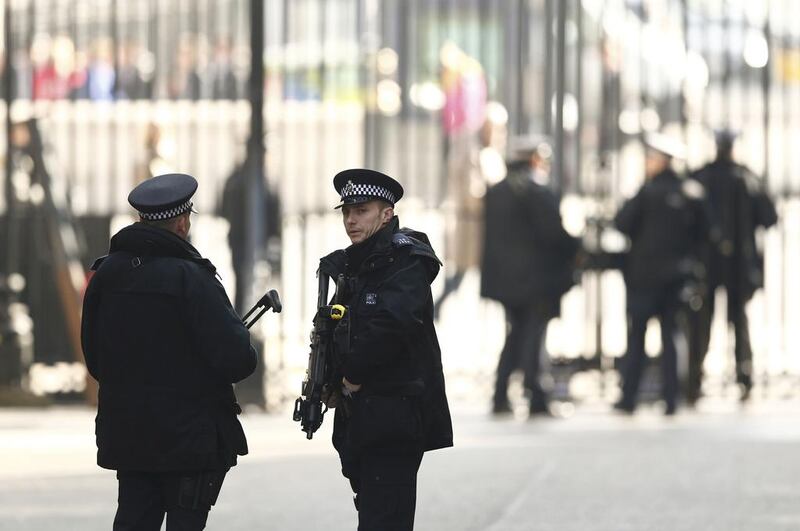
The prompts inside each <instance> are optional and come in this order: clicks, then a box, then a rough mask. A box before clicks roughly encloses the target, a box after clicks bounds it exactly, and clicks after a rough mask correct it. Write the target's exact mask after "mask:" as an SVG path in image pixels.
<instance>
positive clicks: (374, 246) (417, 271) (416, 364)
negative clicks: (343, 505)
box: [320, 217, 453, 450]
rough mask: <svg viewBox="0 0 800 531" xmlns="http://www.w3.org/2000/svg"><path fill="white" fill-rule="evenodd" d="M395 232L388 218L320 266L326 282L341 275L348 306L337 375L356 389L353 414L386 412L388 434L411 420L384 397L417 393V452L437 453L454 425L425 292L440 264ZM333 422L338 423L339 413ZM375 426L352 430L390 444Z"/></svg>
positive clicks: (413, 235) (417, 241) (421, 241)
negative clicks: (345, 348)
mask: <svg viewBox="0 0 800 531" xmlns="http://www.w3.org/2000/svg"><path fill="white" fill-rule="evenodd" d="M398 227H399V220H398V218H397V217H395V218H394V219H393V220H392V221H391V222H389V224H388V225H387V226H386V227H384V228H382V229H381V230H380V231H378V232H377V233H376V234H374V235H373V236H372V237H371V238H369V239H368V240H367V241H365V242H362V243H360V244H355V245H352V246H350V247H348V248H347V249H345V250H339V251H336V252H334V253H332V254H330V255H328V256H326V257H325V258H323V259H322V260H321V262H320V264H321V266H320V267H322V268H324V270H325V273H326V274H328V275H329V276H331V277H332V278H337V276H338V275H339V273H344V274H345V276H346V278H347V279H348V288H347V293H346V294H345V295H346V296H345V300H344V303H345V304H346V305H347V306H349V308H350V327H351V328H350V350H349V352H347V353H346V355H345V364H344V368H343V372H344V376H345V377H346V378H347V379H348V380H349V381H350V382H352V383H354V384H362V386H363V387H362V390H361V391H360V392H359V393H358V394H357V395H359V396H357V398H356V402H357V404H356V409H358V410H359V411H357V413H363V408H364V407H372V406H374V407H375V408H382V407H385V408H386V409H387V411H384V412H383V413H385V415H384V414H383V413H381V414H379V416H380V417H382V420H383V421H386V422H388V423H391V424H394V426H392V427H391V428H392V429H393V428H396V427H397V426H399V425H410V424H412V423H413V422H414V421H413V419H407V418H402V415H401V417H398V414H399V412H398V407H396V406H398V403H393V402H392V400H390V399H389V397H395V398H396V397H397V396H399V395H408V394H410V395H417V394H418V395H419V396H420V397H421V400H420V405H421V410H420V411H418V412H417V413H418V414H419V415H421V419H420V421H421V426H420V427H421V434H420V435H421V436H422V439H423V445H424V449H425V450H433V449H437V448H444V447H448V446H452V445H453V427H452V423H451V419H450V409H449V407H448V404H447V396H446V395H445V383H444V374H443V371H442V359H441V358H442V356H441V350H440V348H439V341H438V339H437V337H436V330H435V329H434V326H433V298H432V296H431V289H430V284H431V282H433V280H434V278H436V275H437V274H438V272H439V267H440V262H439V260H438V258H436V255H435V254H434V252H433V249H432V248H431V247H430V245H429V243H428V239H427V236H426V235H425V234H423V233H419V232H414V231H411V230H409V229H399V228H398ZM372 396H382V397H387V399H386V400H384V401H381V400H379V399H373V398H369V397H372ZM367 402H369V403H370V404H367ZM374 402H381V403H380V404H379V405H375V404H374ZM404 412H406V411H405V409H404ZM336 418H337V422H339V421H340V415H339V414H337V417H336ZM359 418H360V419H363V417H361V416H359ZM375 420H376V422H381V419H375ZM376 422H371V421H364V422H356V423H354V424H352V425H351V427H352V429H354V430H362V428H363V430H364V431H369V432H370V434H369V435H368V437H369V438H371V439H373V440H375V441H377V444H381V443H382V442H392V441H389V439H393V437H388V433H387V434H386V435H387V440H386V441H381V440H380V438H381V437H380V434H377V433H375V430H376V429H377V430H378V431H379V430H380V428H379V427H377V425H376ZM406 422H408V423H409V424H406ZM387 427H388V426H387ZM338 430H339V431H341V426H339V428H338ZM350 435H351V436H353V435H354V434H353V433H351V434H350ZM362 435H364V436H366V435H367V434H365V433H361V434H358V435H357V436H356V438H361V439H363V438H364V437H361V436H362ZM394 435H398V434H397V433H395V434H394ZM406 435H408V434H406ZM399 437H402V435H399ZM396 439H397V437H394V442H397V440H396Z"/></svg>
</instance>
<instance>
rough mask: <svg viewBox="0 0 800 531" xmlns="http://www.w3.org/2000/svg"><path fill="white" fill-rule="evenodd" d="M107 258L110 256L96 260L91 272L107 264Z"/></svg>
mask: <svg viewBox="0 0 800 531" xmlns="http://www.w3.org/2000/svg"><path fill="white" fill-rule="evenodd" d="M106 258H108V255H105V256H101V257H100V258H98V259H97V260H95V261H94V263H93V264H92V267H90V268H89V270H90V271H97V269H98V268H99V267H100V265H101V264H102V263H103V262H105V260H106Z"/></svg>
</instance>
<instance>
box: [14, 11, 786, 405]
mask: <svg viewBox="0 0 800 531" xmlns="http://www.w3.org/2000/svg"><path fill="white" fill-rule="evenodd" d="M3 14H4V24H3V25H2V36H3V38H2V43H3V48H2V56H1V57H0V59H1V60H0V67H2V69H3V70H2V81H0V85H1V88H0V95H2V100H3V103H2V104H0V115H1V116H3V117H4V122H3V123H4V124H5V126H4V127H0V145H2V146H4V148H5V149H4V152H5V156H4V165H5V171H4V172H3V173H2V183H3V185H2V187H0V249H2V252H0V271H2V276H0V279H2V282H0V285H1V286H2V298H1V299H0V338H2V341H0V388H1V389H2V393H1V394H0V404H2V403H7V404H11V405H13V404H20V403H74V402H84V401H87V400H88V401H90V402H91V400H92V397H93V393H94V391H93V387H92V383H91V382H89V381H88V380H87V376H86V372H85V369H84V367H83V364H82V354H81V351H80V344H79V340H78V326H79V322H80V304H81V293H82V291H83V288H84V285H85V282H86V278H87V272H88V269H89V266H90V265H91V263H92V261H93V260H94V258H96V257H98V256H102V255H104V254H105V253H106V251H107V246H108V240H109V238H110V236H111V235H113V234H114V232H115V231H116V230H118V229H119V228H121V227H122V226H124V225H126V224H128V223H131V222H132V221H134V217H133V216H134V212H133V211H132V209H131V208H130V207H129V205H128V204H127V201H126V198H127V194H128V192H129V191H130V190H131V189H132V188H133V187H134V186H135V185H136V184H138V183H139V182H141V181H142V180H144V179H147V178H149V177H151V176H153V175H157V174H160V173H165V172H170V171H180V172H185V173H190V174H192V175H194V176H195V177H196V178H197V179H198V181H199V183H200V187H199V190H198V192H197V195H196V196H195V209H196V210H197V211H198V212H199V214H197V215H196V216H195V217H194V219H193V228H192V242H193V243H194V245H195V246H196V247H197V248H198V249H199V250H200V251H201V253H203V254H204V255H206V256H208V257H209V258H210V259H211V260H212V261H213V262H214V263H215V264H216V265H217V267H218V268H219V270H220V272H221V276H222V279H223V283H224V284H225V286H226V288H227V289H228V293H229V295H230V296H231V298H232V299H234V298H235V299H236V305H237V308H239V309H240V310H246V309H247V308H248V307H249V306H250V305H251V304H252V303H253V302H255V300H257V298H258V297H259V296H260V295H261V294H262V293H263V292H264V291H266V289H268V288H277V289H278V290H279V291H280V293H281V296H282V298H283V301H284V311H283V313H282V314H280V315H272V314H269V315H267V316H266V317H265V318H264V319H263V320H262V321H261V322H260V323H259V325H258V327H257V328H258V329H257V330H256V332H255V334H256V336H257V338H258V341H259V343H260V345H261V346H262V348H263V355H264V358H265V361H266V363H265V367H266V368H265V371H264V373H263V374H259V375H256V376H255V377H254V378H252V379H251V380H249V381H248V382H245V383H244V384H243V385H242V386H240V387H241V389H240V394H241V395H242V396H241V398H242V400H243V401H244V402H246V403H249V404H253V405H255V406H257V407H261V408H268V409H272V410H284V409H286V407H287V405H288V404H289V403H290V402H291V401H293V400H294V398H295V397H296V395H297V393H298V391H299V382H300V380H301V379H302V377H303V372H304V370H305V364H306V362H307V338H308V333H309V329H310V324H311V316H312V315H313V312H314V307H313V306H314V304H315V300H316V294H315V290H316V282H315V279H314V272H315V270H316V267H317V260H318V258H319V257H320V256H322V255H323V254H325V253H327V252H329V251H330V250H332V249H334V248H341V247H344V246H346V245H347V243H348V242H347V240H346V238H345V237H344V233H343V230H342V229H341V224H340V223H341V221H340V218H339V215H338V213H336V212H334V211H333V210H332V208H333V206H334V205H335V204H336V203H337V196H336V194H335V192H334V190H333V187H332V185H331V179H332V177H333V175H334V174H335V173H336V172H338V171H340V170H342V169H344V168H348V167H359V166H361V167H371V168H376V169H379V170H381V171H384V172H386V173H388V174H389V175H392V176H394V177H396V178H397V179H398V180H399V181H401V182H402V183H403V185H404V186H405V189H406V196H405V198H404V199H403V201H402V203H400V204H399V205H398V213H399V215H400V217H401V221H402V224H407V225H409V226H413V227H414V228H416V229H418V230H423V231H425V232H427V233H428V234H429V236H430V238H431V240H432V242H433V244H434V247H435V249H437V252H438V253H439V255H440V256H441V257H442V259H443V261H444V264H445V266H444V269H443V271H442V274H441V275H440V277H439V278H438V279H437V281H436V283H435V284H434V286H433V289H434V297H435V298H437V300H439V307H438V309H437V312H438V328H439V333H440V336H441V341H442V346H443V353H444V365H445V370H446V373H447V375H448V382H449V385H450V392H451V394H452V395H453V396H454V397H456V399H459V400H460V399H467V398H471V399H476V400H478V401H479V402H480V403H482V404H487V407H488V403H489V395H490V392H491V380H492V375H493V372H494V368H495V365H496V361H497V356H498V354H499V351H500V349H501V347H502V343H503V340H504V335H505V321H504V318H503V311H502V307H500V305H498V304H497V303H494V302H491V301H486V300H482V299H481V298H480V296H479V279H480V271H479V268H478V265H479V262H478V261H477V260H475V259H474V255H475V253H472V254H471V256H473V257H472V258H471V257H470V256H465V255H470V253H465V252H464V251H465V249H466V248H469V247H470V246H471V245H474V244H476V243H479V240H480V232H479V228H480V225H481V219H480V215H481V208H480V204H481V202H482V198H483V195H484V193H485V190H486V188H487V186H489V185H491V184H493V183H495V182H497V181H499V180H500V179H502V178H503V177H504V176H505V172H506V169H505V164H504V156H505V154H506V150H507V139H509V138H511V137H513V136H517V135H528V134H539V135H547V137H548V138H549V139H550V142H551V145H552V150H553V151H552V167H553V171H552V178H551V183H550V186H551V188H552V189H553V191H554V192H556V193H557V195H558V196H559V197H560V198H561V213H562V216H563V220H564V225H565V227H566V228H567V230H568V231H569V232H570V233H571V234H572V235H574V236H578V237H581V238H582V239H583V242H584V246H585V247H587V248H589V249H594V250H597V249H606V248H609V249H614V248H619V247H620V245H621V244H620V241H619V239H620V238H619V235H618V234H614V231H613V230H607V225H608V223H607V222H608V221H609V220H610V219H611V218H613V215H614V214H615V212H616V211H617V209H618V208H619V206H620V205H621V204H622V202H623V201H624V200H625V199H626V198H627V197H630V196H631V195H632V194H633V193H634V192H635V191H636V190H637V189H638V187H639V186H640V185H641V183H642V182H643V179H644V172H643V164H644V148H643V144H642V138H643V135H644V134H646V133H648V132H652V131H668V132H670V133H671V134H672V135H674V136H676V137H678V138H680V139H682V140H683V142H685V144H686V145H687V147H688V152H687V159H686V161H685V162H683V163H682V165H681V167H680V169H682V170H685V171H690V170H693V169H697V168H699V167H700V166H702V165H703V164H705V163H706V162H708V161H710V160H712V159H713V156H714V136H713V131H714V130H715V129H720V128H730V129H732V130H735V131H737V132H739V136H738V137H737V141H736V146H735V154H736V158H737V160H739V161H740V162H742V163H743V164H745V165H747V166H748V167H749V168H751V169H752V170H753V171H754V172H755V173H756V174H757V175H758V176H759V178H760V179H761V180H762V182H763V185H764V186H765V187H766V189H767V191H768V193H769V195H770V196H771V197H772V199H773V200H774V202H775V204H776V207H777V210H778V214H779V222H778V224H777V226H775V227H773V228H771V229H769V230H768V231H766V232H763V233H759V234H758V243H759V246H760V247H761V248H762V249H763V252H764V256H765V289H764V290H762V291H759V292H758V293H757V294H756V296H755V297H754V298H753V300H752V301H751V303H750V305H749V307H748V311H749V313H750V316H751V335H752V342H753V350H754V371H753V374H754V375H755V388H754V389H755V394H756V395H757V396H773V397H781V398H785V397H793V396H795V395H796V393H797V384H798V376H800V363H799V362H798V359H797V357H796V356H792V355H791V353H792V352H794V351H796V350H797V349H798V348H800V334H798V331H797V327H796V326H795V327H792V326H791V323H793V322H794V323H797V322H798V317H800V302H799V300H798V298H797V294H798V293H800V284H799V283H800V280H798V278H797V276H796V275H793V274H792V273H791V272H792V271H796V270H797V267H798V265H799V264H800V238H798V231H800V201H798V197H800V196H799V195H798V194H800V174H799V173H798V167H800V149H797V146H798V145H800V25H798V24H797V23H796V20H797V19H798V17H800V4H798V3H797V2H795V1H792V0H769V1H766V0H765V1H758V2H756V1H745V0H652V1H647V0H565V1H563V2H560V1H555V0H503V1H491V0H402V1H401V0H263V1H255V0H254V1H249V0H215V1H211V0H199V1H194V0H137V1H118V0H70V1H64V0H7V1H6V2H5V3H4V4H3ZM246 198H250V199H248V200H246ZM253 198H255V199H253ZM236 273H239V274H238V275H236ZM456 278H457V281H455V282H453V279H456ZM448 281H450V282H448ZM446 285H447V286H446ZM722 296H724V295H722ZM717 307H718V308H719V307H722V306H720V305H718V306H717ZM718 313H720V312H718ZM651 328H654V330H651V331H650V332H649V333H648V343H647V344H648V352H649V353H650V354H651V355H652V356H656V355H657V353H658V350H659V339H658V334H657V325H653V326H652V327H651ZM465 331H468V332H467V333H465ZM729 335H730V332H729V331H728V329H727V327H726V326H725V317H724V315H719V316H717V317H715V324H714V327H713V333H712V339H711V348H710V353H709V356H708V357H707V359H706V362H705V363H706V372H707V375H708V377H707V379H706V382H705V384H704V385H705V392H706V394H710V395H715V396H726V394H730V393H733V391H732V389H733V387H735V378H734V371H733V356H732V354H731V349H732V346H731V345H732V343H731V338H730V337H729ZM625 336H626V332H625V305H624V283H623V281H622V276H621V273H620V272H619V271H617V270H613V269H608V270H599V271H598V270H593V271H586V272H584V273H583V274H582V278H581V282H580V284H578V285H577V286H575V287H574V288H573V289H572V290H571V291H570V292H569V293H568V294H567V295H566V296H565V297H564V299H563V300H562V314H561V317H560V318H558V319H555V320H553V321H552V322H551V323H550V333H549V334H548V340H547V351H548V353H549V359H550V363H551V365H552V374H553V378H554V381H553V383H552V385H553V387H554V396H556V397H558V398H559V399H560V400H562V401H563V402H564V403H565V404H578V403H580V402H582V401H605V402H610V401H612V400H614V399H615V397H616V395H615V393H616V392H617V391H616V385H615V383H616V381H617V380H616V373H615V371H614V366H615V363H614V362H615V359H617V358H619V357H620V356H621V355H622V354H623V353H624V351H625ZM264 345H266V346H264ZM684 351H685V349H684ZM683 356H684V357H685V352H684V354H683ZM682 359H683V358H682ZM681 363H682V365H681V367H682V372H684V373H685V366H686V364H685V361H684V362H681ZM262 367H263V366H262ZM653 385H654V386H657V385H658V383H657V382H653ZM643 392H644V393H645V394H647V386H645V389H644V390H643ZM653 393H655V394H657V393H656V392H655V391H653ZM565 411H569V408H567V410H565Z"/></svg>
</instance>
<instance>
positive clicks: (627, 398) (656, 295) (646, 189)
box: [614, 133, 709, 415]
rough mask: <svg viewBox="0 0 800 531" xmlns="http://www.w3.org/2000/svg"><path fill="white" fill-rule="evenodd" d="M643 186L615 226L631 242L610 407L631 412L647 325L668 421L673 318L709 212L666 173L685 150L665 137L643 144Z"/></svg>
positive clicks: (695, 192) (693, 189)
mask: <svg viewBox="0 0 800 531" xmlns="http://www.w3.org/2000/svg"><path fill="white" fill-rule="evenodd" d="M645 142H646V159H645V174H646V177H647V182H645V184H644V185H643V186H642V188H641V189H640V190H639V192H638V193H637V194H636V195H635V196H634V197H633V198H632V199H630V200H629V201H627V202H626V203H625V204H624V205H623V206H622V208H621V209H620V211H619V212H618V213H617V216H616V219H615V220H614V222H615V224H616V226H617V228H618V229H619V230H620V231H621V232H622V233H624V234H625V235H626V236H628V238H629V239H630V251H629V253H628V255H627V257H626V259H625V267H624V276H625V286H626V290H627V313H628V351H627V353H626V355H625V358H624V359H623V367H622V380H623V386H622V398H621V400H620V401H619V402H617V404H615V407H616V408H617V409H618V410H621V411H623V412H627V413H632V412H633V411H634V409H635V408H636V402H637V394H638V391H639V383H640V380H641V376H642V371H643V369H644V364H645V360H646V358H647V356H646V354H645V350H644V338H645V331H646V329H647V322H648V321H649V320H650V318H652V317H658V319H659V322H660V325H661V345H662V355H661V369H662V394H663V397H664V401H665V402H666V414H667V415H672V414H674V413H675V411H676V408H677V399H678V355H677V352H676V349H675V338H674V336H675V332H676V317H677V314H678V311H679V310H680V308H681V299H680V295H681V292H682V290H683V289H684V287H685V286H686V283H687V282H689V281H693V280H694V278H695V275H697V274H698V260H697V256H698V249H699V247H700V246H701V245H702V244H703V242H704V241H705V240H706V238H707V235H708V225H709V221H708V213H707V211H706V208H705V205H704V192H703V188H702V185H700V184H699V183H697V182H696V181H693V180H684V179H681V178H680V177H679V176H678V174H677V173H675V171H674V170H673V169H672V167H671V162H672V159H673V157H682V156H683V150H684V148H683V145H682V144H680V143H679V142H678V141H676V140H674V139H672V138H670V137H669V136H666V135H663V134H655V133H654V134H650V135H647V136H646V137H645Z"/></svg>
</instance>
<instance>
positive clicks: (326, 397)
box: [322, 385, 341, 409]
mask: <svg viewBox="0 0 800 531" xmlns="http://www.w3.org/2000/svg"><path fill="white" fill-rule="evenodd" d="M340 396H341V393H340V392H339V390H338V389H333V388H332V387H331V386H330V385H325V386H324V387H323V388H322V402H324V403H325V405H326V406H328V409H334V408H335V407H336V406H338V405H339V397H340Z"/></svg>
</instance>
